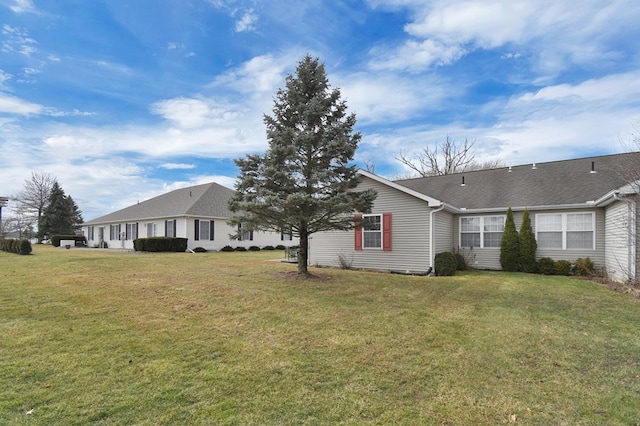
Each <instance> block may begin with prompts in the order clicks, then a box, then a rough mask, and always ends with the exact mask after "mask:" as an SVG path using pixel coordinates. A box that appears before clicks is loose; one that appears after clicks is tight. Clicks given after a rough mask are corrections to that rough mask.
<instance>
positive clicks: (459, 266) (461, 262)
mask: <svg viewBox="0 0 640 426" xmlns="http://www.w3.org/2000/svg"><path fill="white" fill-rule="evenodd" d="M453 255H454V256H455V257H456V270H458V271H466V270H467V269H468V268H467V260H466V259H465V258H464V256H463V255H462V253H460V252H458V251H457V252H455V253H453Z"/></svg>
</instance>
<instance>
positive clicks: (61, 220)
mask: <svg viewBox="0 0 640 426" xmlns="http://www.w3.org/2000/svg"><path fill="white" fill-rule="evenodd" d="M74 204H75V203H73V202H71V203H70V202H69V198H68V197H67V196H66V195H65V193H64V190H63V189H62V188H61V187H60V185H59V184H58V182H57V181H56V182H54V183H53V186H52V187H51V194H49V201H48V203H47V206H46V207H45V208H44V211H43V213H42V221H41V226H42V229H41V232H42V234H43V235H47V236H49V238H51V236H53V235H73V234H74V228H73V225H74V221H75V220H76V218H77V214H78V213H79V211H78V212H76V211H74V208H73V207H74ZM76 207H77V206H76Z"/></svg>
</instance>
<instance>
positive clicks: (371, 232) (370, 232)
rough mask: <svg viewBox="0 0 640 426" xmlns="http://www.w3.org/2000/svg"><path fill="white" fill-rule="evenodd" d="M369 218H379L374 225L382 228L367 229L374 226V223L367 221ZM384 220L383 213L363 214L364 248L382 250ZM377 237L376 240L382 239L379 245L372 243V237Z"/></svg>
mask: <svg viewBox="0 0 640 426" xmlns="http://www.w3.org/2000/svg"><path fill="white" fill-rule="evenodd" d="M368 218H377V219H378V221H377V223H374V224H373V225H379V226H376V228H380V229H367V227H369V228H372V226H371V225H372V224H370V223H367V219H368ZM383 227H384V224H383V220H382V215H381V214H365V215H362V248H363V249H365V250H382V245H383V244H384V243H383V241H382V239H383ZM375 235H378V237H375ZM372 236H373V237H374V238H375V242H377V241H380V244H378V245H371V243H372V241H371V237H372Z"/></svg>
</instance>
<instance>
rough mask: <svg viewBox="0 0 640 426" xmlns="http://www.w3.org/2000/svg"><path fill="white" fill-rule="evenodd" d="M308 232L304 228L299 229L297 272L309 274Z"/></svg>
mask: <svg viewBox="0 0 640 426" xmlns="http://www.w3.org/2000/svg"><path fill="white" fill-rule="evenodd" d="M308 263H309V233H308V232H307V230H306V229H302V230H300V250H299V251H298V274H304V275H307V274H309V271H308V270H307V264H308Z"/></svg>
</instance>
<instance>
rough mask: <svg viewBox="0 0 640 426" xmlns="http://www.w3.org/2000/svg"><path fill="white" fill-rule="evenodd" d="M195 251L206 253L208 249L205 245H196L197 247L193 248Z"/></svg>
mask: <svg viewBox="0 0 640 426" xmlns="http://www.w3.org/2000/svg"><path fill="white" fill-rule="evenodd" d="M193 251H194V252H196V253H206V252H207V249H206V248H204V247H196V248H194V249H193Z"/></svg>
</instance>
